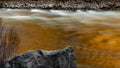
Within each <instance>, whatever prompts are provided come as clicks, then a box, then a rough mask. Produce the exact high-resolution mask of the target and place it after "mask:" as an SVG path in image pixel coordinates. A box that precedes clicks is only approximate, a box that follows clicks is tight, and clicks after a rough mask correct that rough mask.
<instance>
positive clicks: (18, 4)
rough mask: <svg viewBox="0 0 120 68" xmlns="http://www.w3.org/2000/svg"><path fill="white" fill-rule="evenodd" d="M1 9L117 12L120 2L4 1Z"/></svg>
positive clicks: (82, 0) (70, 0)
mask: <svg viewBox="0 0 120 68" xmlns="http://www.w3.org/2000/svg"><path fill="white" fill-rule="evenodd" d="M0 7H2V8H42V9H85V10H87V9H93V10H100V9H102V10H108V9H109V10H115V9H118V8H120V0H45V1H44V0H19V1H18V0H4V1H0Z"/></svg>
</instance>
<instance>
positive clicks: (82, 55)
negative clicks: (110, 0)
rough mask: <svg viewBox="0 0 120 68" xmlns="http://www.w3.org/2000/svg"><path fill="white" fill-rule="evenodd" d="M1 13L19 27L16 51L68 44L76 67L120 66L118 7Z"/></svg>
mask: <svg viewBox="0 0 120 68" xmlns="http://www.w3.org/2000/svg"><path fill="white" fill-rule="evenodd" d="M0 17H1V18H2V23H3V24H4V25H7V26H9V25H12V26H15V27H16V29H17V31H18V35H19V36H20V39H21V43H20V45H19V48H18V51H16V53H17V54H19V53H21V52H25V51H27V50H31V49H46V50H51V49H60V48H64V47H65V46H68V45H71V46H73V47H74V50H75V56H76V60H77V63H78V68H120V64H119V63H120V58H119V57H120V46H119V45H120V30H119V29H120V11H94V10H88V11H82V10H76V11H73V10H40V9H0Z"/></svg>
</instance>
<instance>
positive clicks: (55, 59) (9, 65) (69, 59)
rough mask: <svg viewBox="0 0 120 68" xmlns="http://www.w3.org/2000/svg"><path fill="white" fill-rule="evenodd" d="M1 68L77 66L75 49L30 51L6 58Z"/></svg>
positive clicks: (64, 67)
mask: <svg viewBox="0 0 120 68" xmlns="http://www.w3.org/2000/svg"><path fill="white" fill-rule="evenodd" d="M0 68H76V62H75V58H74V53H73V49H72V48H71V47H67V48H65V49H63V50H54V51H44V50H36V51H28V52H26V53H24V54H21V55H18V56H16V57H14V58H12V59H9V60H6V61H5V62H4V63H3V64H1V65H0Z"/></svg>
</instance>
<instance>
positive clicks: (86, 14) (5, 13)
mask: <svg viewBox="0 0 120 68" xmlns="http://www.w3.org/2000/svg"><path fill="white" fill-rule="evenodd" d="M22 13H24V14H27V13H28V14H27V15H24V14H23V15H22ZM0 14H1V15H0V17H2V18H4V19H6V18H11V19H17V20H25V19H43V20H49V21H52V22H53V20H58V21H60V22H61V21H62V22H64V23H69V22H73V21H76V22H77V23H83V24H95V23H97V24H104V25H105V24H109V25H110V24H113V23H114V25H118V22H119V21H120V12H119V11H94V10H89V11H82V10H76V11H72V10H41V9H1V10H0ZM48 15H50V16H53V18H52V17H48ZM112 19H113V20H114V19H115V20H116V21H113V20H112ZM66 21H67V22H66ZM110 21H112V22H110ZM52 22H51V23H52ZM105 22H106V23H105ZM73 24H74V23H73Z"/></svg>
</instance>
